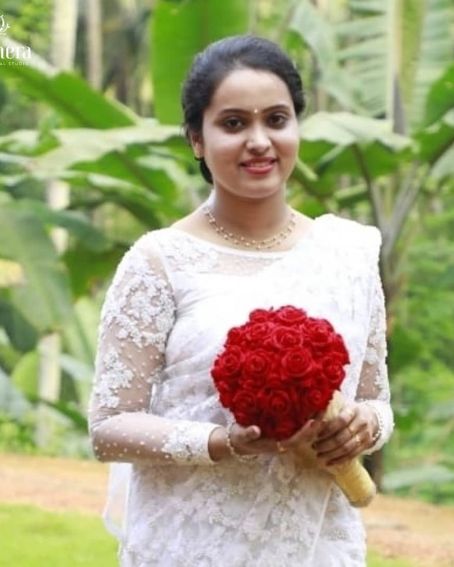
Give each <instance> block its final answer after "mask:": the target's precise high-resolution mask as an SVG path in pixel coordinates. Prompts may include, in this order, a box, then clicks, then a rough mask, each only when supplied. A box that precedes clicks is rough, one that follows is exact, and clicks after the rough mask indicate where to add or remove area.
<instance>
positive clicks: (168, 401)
mask: <svg viewBox="0 0 454 567" xmlns="http://www.w3.org/2000/svg"><path fill="white" fill-rule="evenodd" d="M379 247H380V235H379V232H378V231H377V230H376V229H375V228H373V227H366V226H363V225H360V224H358V223H355V222H353V221H349V220H345V219H341V218H339V217H336V216H334V215H330V214H328V215H323V216H321V217H319V218H317V219H316V220H315V221H314V222H313V224H312V225H311V228H310V230H309V233H306V234H305V235H304V236H303V237H302V238H301V239H300V241H299V242H297V244H296V245H295V246H294V247H293V248H292V249H291V250H288V251H284V252H269V251H266V252H265V251H263V252H259V251H243V250H237V249H232V248H229V247H226V246H220V245H215V244H212V243H209V242H207V241H205V240H202V239H199V238H197V237H194V236H192V235H189V234H187V233H186V232H184V231H181V230H179V229H177V228H173V227H170V228H165V229H161V230H156V231H153V232H150V233H148V234H146V235H144V236H143V237H142V238H140V239H139V240H138V241H137V242H136V243H135V244H134V245H133V246H132V248H131V249H130V250H129V251H128V252H127V253H126V255H125V256H124V258H123V260H122V262H121V263H120V265H119V267H118V269H117V272H116V274H115V277H114V279H113V282H112V285H111V287H110V289H109V291H108V294H107V297H106V301H105V303H104V307H103V310H102V316H101V325H100V332H99V345H98V353H97V361H96V377H95V383H94V387H93V394H92V400H91V407H90V431H91V435H92V440H93V446H94V451H95V454H96V455H97V457H98V458H99V459H101V460H103V461H113V462H115V463H121V462H123V463H131V464H130V465H126V467H123V471H122V472H121V473H120V472H119V469H118V466H116V465H113V468H112V471H113V473H112V479H111V486H110V506H109V507H108V516H109V517H110V516H112V514H115V510H113V509H112V508H114V504H115V502H116V494H117V492H116V490H117V489H118V487H119V486H120V487H121V486H122V487H123V488H125V487H126V490H127V499H126V503H125V510H124V512H125V514H124V516H123V524H122V528H121V531H120V532H118V535H119V537H120V540H121V546H120V557H121V564H122V565H123V566H124V567H151V566H153V567H180V566H181V567H183V566H185V567H215V566H216V567H223V566H226V567H227V566H228V567H247V566H251V565H254V566H257V567H276V565H279V564H282V565H286V567H296V566H298V567H302V566H303V567H330V566H332V567H341V566H345V567H347V566H348V567H355V566H357V567H359V566H364V565H365V535H364V529H363V526H362V523H361V519H360V516H359V513H358V511H357V510H355V509H353V508H352V507H351V506H350V505H349V504H348V502H347V500H346V499H345V497H344V495H343V494H342V493H341V492H340V491H339V490H338V489H337V487H336V486H335V485H334V484H333V482H332V480H331V477H330V476H329V475H328V474H327V473H325V472H324V471H321V470H319V469H316V468H314V467H315V466H314V465H311V464H310V463H309V462H306V461H305V460H304V459H301V458H300V457H297V456H295V455H294V454H292V453H285V454H279V455H263V456H260V457H258V458H257V459H255V460H252V461H250V462H248V463H244V462H238V461H235V460H233V459H232V460H228V459H225V460H222V461H221V462H219V463H214V462H213V461H212V460H211V459H210V456H209V453H208V438H209V436H210V434H211V432H212V431H213V429H214V428H216V427H217V426H219V425H226V424H228V423H229V422H231V421H232V416H231V415H230V413H229V412H228V411H227V410H225V409H224V408H222V406H221V405H220V403H219V400H218V396H217V393H216V391H215V388H214V385H213V382H212V379H211V376H210V368H211V366H212V363H213V361H214V358H215V357H216V355H217V354H218V352H219V351H220V350H221V349H222V345H223V343H224V341H225V338H226V334H227V331H228V330H229V329H230V328H231V327H232V326H236V325H239V324H242V323H244V322H245V321H246V320H247V318H248V315H249V313H250V311H252V310H253V309H255V308H258V307H261V308H269V307H279V306H281V305H294V306H297V307H302V308H304V309H305V310H306V311H307V312H308V314H309V315H310V316H314V317H324V318H327V319H329V320H330V321H331V323H332V324H333V325H334V327H335V328H336V330H337V331H338V332H340V333H341V334H342V336H343V338H344V340H345V342H346V345H347V348H348V350H349V353H350V359H351V363H350V364H349V366H348V367H347V376H346V378H345V380H344V382H343V385H342V392H343V394H344V396H345V397H346V398H348V399H356V400H357V401H360V402H361V401H366V400H367V403H369V404H372V405H373V407H374V409H375V410H376V411H377V412H378V413H379V414H380V418H381V422H382V423H383V431H382V434H381V436H380V438H379V439H378V440H377V442H376V444H375V446H374V447H373V448H372V450H377V449H379V448H380V447H381V446H382V445H383V444H384V443H385V442H386V441H387V439H388V438H389V436H390V435H391V432H392V428H393V418H392V412H391V407H390V395H389V386H388V379H387V371H386V364H385V359H386V341H385V311H384V300H383V291H382V286H381V282H380V278H379V272H378V254H379ZM120 468H121V467H120ZM120 511H121V512H122V511H123V508H121V510H120Z"/></svg>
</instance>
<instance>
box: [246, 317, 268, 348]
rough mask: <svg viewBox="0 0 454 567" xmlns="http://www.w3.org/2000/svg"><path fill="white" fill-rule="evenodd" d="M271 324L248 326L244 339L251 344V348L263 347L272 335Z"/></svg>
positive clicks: (258, 323)
mask: <svg viewBox="0 0 454 567" xmlns="http://www.w3.org/2000/svg"><path fill="white" fill-rule="evenodd" d="M270 330H271V329H270V324H269V323H266V322H265V323H260V322H256V323H254V324H250V323H249V324H247V325H246V328H245V329H244V333H243V336H244V339H245V340H246V341H247V342H248V343H249V345H250V346H257V347H259V346H261V345H262V344H263V341H264V340H265V339H266V337H267V336H268V335H269V333H270Z"/></svg>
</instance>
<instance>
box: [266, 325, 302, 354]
mask: <svg viewBox="0 0 454 567" xmlns="http://www.w3.org/2000/svg"><path fill="white" fill-rule="evenodd" d="M302 339H303V335H302V333H301V331H300V330H299V329H294V328H292V327H286V326H284V325H279V326H277V327H275V328H274V329H272V330H271V334H270V336H269V337H268V339H267V340H266V342H265V346H268V345H269V346H271V347H274V348H275V349H277V350H283V349H290V348H296V347H299V346H301V343H302Z"/></svg>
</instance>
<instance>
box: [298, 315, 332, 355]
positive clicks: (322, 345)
mask: <svg viewBox="0 0 454 567" xmlns="http://www.w3.org/2000/svg"><path fill="white" fill-rule="evenodd" d="M333 332H334V329H333V327H332V325H331V323H329V322H328V321H325V319H310V321H309V323H308V325H307V327H306V329H305V343H306V342H309V343H310V344H311V345H312V347H313V348H314V349H315V350H317V351H320V350H321V351H323V350H325V349H326V348H327V347H328V346H329V345H330V343H331V341H332V339H333ZM305 343H304V344H305Z"/></svg>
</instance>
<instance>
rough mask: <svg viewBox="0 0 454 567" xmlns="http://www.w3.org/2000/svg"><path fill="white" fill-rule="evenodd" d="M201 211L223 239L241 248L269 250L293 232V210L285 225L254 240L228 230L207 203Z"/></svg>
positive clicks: (294, 224)
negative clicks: (270, 233) (274, 232)
mask: <svg viewBox="0 0 454 567" xmlns="http://www.w3.org/2000/svg"><path fill="white" fill-rule="evenodd" d="M202 211H203V213H204V215H205V216H206V217H207V219H208V222H209V224H210V226H211V227H212V228H213V229H214V230H215V231H216V232H217V233H218V234H219V235H220V236H222V238H224V240H228V241H229V242H232V243H233V244H235V246H240V247H243V248H254V249H255V250H269V249H270V248H274V247H276V246H278V245H279V244H281V243H282V242H283V241H284V240H285V239H286V238H288V237H289V236H290V234H291V233H292V232H293V229H294V228H295V226H296V220H295V213H294V212H293V211H291V212H290V217H289V220H288V222H287V224H286V225H285V227H284V228H283V229H282V230H281V231H280V232H278V233H277V234H275V235H273V236H270V237H269V238H264V239H263V240H255V239H248V238H246V237H244V236H241V235H237V234H235V233H233V232H230V231H228V230H227V229H225V228H224V227H223V226H221V225H220V224H219V223H218V222H217V220H216V218H215V216H214V215H213V213H212V212H211V209H210V208H209V207H208V205H204V206H203V207H202Z"/></svg>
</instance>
